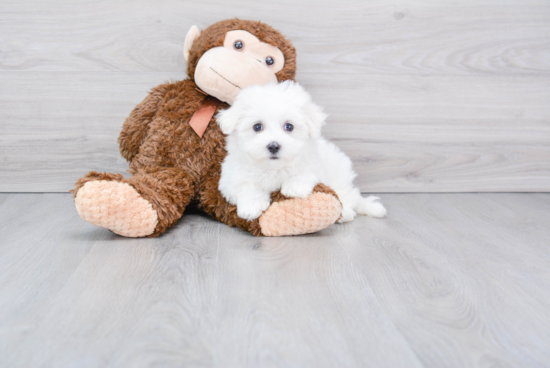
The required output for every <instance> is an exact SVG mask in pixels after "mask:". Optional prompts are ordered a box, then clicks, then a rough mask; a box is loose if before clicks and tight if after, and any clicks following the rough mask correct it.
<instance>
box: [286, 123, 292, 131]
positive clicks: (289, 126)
mask: <svg viewBox="0 0 550 368" xmlns="http://www.w3.org/2000/svg"><path fill="white" fill-rule="evenodd" d="M285 130H286V131H287V132H292V131H293V130H294V125H292V124H290V123H285Z"/></svg>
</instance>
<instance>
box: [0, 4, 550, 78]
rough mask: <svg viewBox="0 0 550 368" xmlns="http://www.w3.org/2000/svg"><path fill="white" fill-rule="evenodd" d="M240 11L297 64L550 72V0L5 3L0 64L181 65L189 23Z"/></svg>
mask: <svg viewBox="0 0 550 368" xmlns="http://www.w3.org/2000/svg"><path fill="white" fill-rule="evenodd" d="M288 9H292V11H291V12H289V11H288ZM305 15H307V16H305ZM232 17H240V18H242V19H253V20H262V21H264V22H266V23H268V24H271V25H273V26H274V27H276V28H277V29H280V30H281V31H282V32H283V33H285V34H286V35H287V36H288V37H289V38H290V39H291V40H293V42H294V43H295V45H296V47H297V50H298V55H299V57H298V70H299V71H313V72H316V73H319V74H327V73H334V72H339V71H341V70H342V69H344V70H346V71H348V72H353V73H360V74H369V73H375V74H379V73H390V74H393V75H395V74H460V75H471V74H491V75H495V74H521V75H525V74H526V75H538V74H548V73H550V63H549V60H550V52H549V49H550V44H549V42H548V38H549V36H550V22H548V20H549V19H550V5H549V4H548V2H546V1H536V0H535V1H520V0H515V1H507V2H506V3H502V1H498V0H491V1H483V2H479V1H468V2H465V1H462V2H460V3H459V4H458V3H456V2H455V1H452V0H447V1H438V2H437V3H434V2H426V1H421V0H408V1H402V2H400V3H399V4H395V3H393V2H389V1H380V0H379V1H368V2H365V1H360V0H353V1H338V2H323V3H322V4H320V3H319V2H318V1H314V0H307V1H300V2H296V1H292V0H285V1H278V2H272V1H260V2H258V1H243V0H239V1H235V2H232V3H231V5H226V4H225V3H223V2H198V3H197V2H193V1H176V0H169V1H163V2H162V3H158V2H155V1H139V2H137V1H135V0H121V1H117V2H116V4H115V3H109V2H97V1H89V0H86V1H82V0H81V1H72V2H71V3H70V4H65V3H62V2H57V1H53V0H48V1H36V0H35V1H25V2H21V1H17V0H11V1H3V2H2V4H0V70H4V71H11V70H42V71H113V70H115V71H117V70H118V71H143V72H149V71H159V72H181V71H182V70H185V61H184V60H183V55H182V45H183V40H184V38H185V34H186V32H187V30H188V29H189V28H190V27H191V25H193V24H198V25H199V26H200V27H201V28H205V27H207V26H209V25H210V24H212V23H214V22H217V21H219V20H221V19H226V18H232Z"/></svg>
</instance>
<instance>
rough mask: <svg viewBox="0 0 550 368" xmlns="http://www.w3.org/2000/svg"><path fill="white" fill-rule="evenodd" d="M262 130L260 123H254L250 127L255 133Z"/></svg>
mask: <svg viewBox="0 0 550 368" xmlns="http://www.w3.org/2000/svg"><path fill="white" fill-rule="evenodd" d="M263 128H264V126H263V125H262V123H256V124H254V126H253V127H252V129H254V131H255V132H260V131H261V130H262V129H263Z"/></svg>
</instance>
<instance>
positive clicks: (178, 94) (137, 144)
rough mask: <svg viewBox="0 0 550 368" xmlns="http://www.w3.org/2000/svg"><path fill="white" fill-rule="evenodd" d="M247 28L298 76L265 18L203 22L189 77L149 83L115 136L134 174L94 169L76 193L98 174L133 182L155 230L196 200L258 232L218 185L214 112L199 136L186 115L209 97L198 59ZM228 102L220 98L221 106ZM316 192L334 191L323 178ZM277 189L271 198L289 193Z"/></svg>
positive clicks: (291, 53)
mask: <svg viewBox="0 0 550 368" xmlns="http://www.w3.org/2000/svg"><path fill="white" fill-rule="evenodd" d="M237 29H241V30H245V31H248V32H250V33H252V34H253V35H255V36H256V37H258V38H259V39H260V40H262V41H264V42H267V43H270V44H272V45H274V46H276V47H278V48H279V49H280V50H281V51H282V52H283V54H284V56H285V66H284V68H283V69H282V70H281V71H280V72H278V73H277V78H278V80H279V81H283V80H288V79H294V76H295V73H296V51H295V49H294V47H293V46H292V44H291V43H290V42H289V41H288V40H287V39H286V38H284V37H283V36H282V35H281V34H280V33H279V32H278V31H276V30H274V29H273V28H272V27H270V26H269V25H267V24H263V23H260V22H252V21H244V20H239V19H231V20H225V21H221V22H218V23H216V24H214V25H212V26H210V27H208V28H207V29H205V30H204V31H203V32H202V33H201V34H200V36H199V37H198V38H197V39H196V40H195V42H194V43H193V46H192V48H191V50H190V55H189V62H188V67H187V75H188V76H189V78H188V79H185V80H183V81H179V82H175V83H166V84H162V85H160V86H157V87H155V88H153V89H152V90H151V92H150V93H149V95H148V96H147V97H146V98H145V100H143V101H142V102H141V103H140V104H139V105H138V106H136V107H135V108H134V110H133V111H132V112H131V114H130V116H129V117H128V119H127V120H126V121H125V123H124V126H123V128H122V132H121V133H120V137H119V139H118V142H119V144H120V152H121V154H122V156H123V157H124V158H126V160H128V161H129V162H130V169H129V172H130V174H132V176H131V177H130V178H127V179H125V178H124V177H123V176H122V175H120V174H107V173H103V174H102V173H97V172H93V171H92V172H90V173H88V174H87V175H86V176H84V177H83V178H81V179H80V180H79V181H78V182H77V183H76V188H75V189H74V190H73V191H72V192H73V193H74V196H75V197H76V195H77V193H78V191H79V189H80V188H82V186H84V184H86V183H87V182H89V181H94V180H106V181H118V182H123V183H128V184H129V185H130V186H132V187H133V188H134V189H135V190H136V191H137V192H138V193H139V194H140V195H141V196H142V197H143V198H144V199H145V200H147V201H149V202H150V203H151V204H152V206H153V208H154V209H155V210H156V211H157V214H158V224H157V226H156V228H155V231H154V233H153V234H151V235H149V236H151V237H156V236H158V235H160V234H162V233H163V232H164V231H165V230H166V229H167V228H169V227H171V226H173V225H174V224H175V223H176V222H177V221H178V220H179V218H180V217H181V216H182V215H183V211H184V210H185V208H186V207H187V206H188V205H190V204H194V205H196V206H198V208H199V209H201V210H203V211H205V212H207V213H208V214H210V215H211V216H213V217H214V218H215V219H217V220H219V221H221V222H223V223H225V224H227V225H230V226H238V227H240V228H241V229H244V230H246V231H249V232H250V233H252V234H254V235H256V236H259V235H261V228H260V225H259V223H258V221H257V220H256V221H246V220H243V219H241V218H239V217H238V216H237V211H236V207H235V206H233V205H231V204H229V203H228V202H227V201H226V200H225V199H224V198H223V196H222V195H221V193H220V192H219V190H218V181H219V178H220V172H221V162H222V161H223V159H224V157H225V155H226V151H225V148H224V145H225V136H224V134H223V133H222V132H221V130H220V128H219V127H218V124H217V123H216V120H215V118H214V117H213V118H212V119H211V121H210V123H209V125H208V127H207V129H206V131H205V133H204V136H203V137H202V138H200V137H199V136H198V135H197V134H196V133H195V132H194V131H193V129H192V128H191V127H190V126H189V120H190V119H191V116H192V115H193V113H194V112H195V111H196V110H197V108H198V107H199V105H200V103H201V101H202V100H203V99H204V98H205V96H204V94H203V93H201V92H200V91H199V90H198V87H197V85H196V84H195V83H194V81H193V76H194V72H195V67H196V65H197V62H198V60H199V59H200V57H201V56H202V54H204V53H205V52H206V51H207V50H209V49H211V48H213V47H216V46H222V45H223V41H224V37H225V34H226V33H227V32H228V31H231V30H237ZM228 107H229V105H227V104H226V103H222V104H220V105H219V107H218V109H226V108H228ZM315 191H317V192H323V193H329V194H332V195H334V196H336V195H335V193H334V192H333V191H332V190H331V189H330V188H328V187H326V186H324V185H319V186H318V187H316V189H315ZM285 199H286V198H284V196H282V195H281V194H280V193H275V194H274V195H273V200H274V201H282V200H285Z"/></svg>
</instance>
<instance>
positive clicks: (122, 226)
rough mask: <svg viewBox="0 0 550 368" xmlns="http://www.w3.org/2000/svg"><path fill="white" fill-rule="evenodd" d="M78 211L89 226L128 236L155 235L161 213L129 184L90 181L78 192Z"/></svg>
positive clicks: (76, 200) (76, 199)
mask: <svg viewBox="0 0 550 368" xmlns="http://www.w3.org/2000/svg"><path fill="white" fill-rule="evenodd" d="M75 205H76V210H77V212H78V214H79V215H80V217H82V219H84V220H85V221H88V222H89V223H91V224H93V225H96V226H100V227H103V228H105V229H109V230H111V231H112V232H114V233H115V234H118V235H122V236H127V237H133V238H137V237H142V236H147V235H151V234H152V233H153V232H154V231H155V228H156V226H157V223H158V216H157V211H155V210H154V209H153V206H152V205H151V203H149V202H148V201H146V200H145V199H143V198H142V197H141V196H140V195H139V194H138V192H137V191H136V190H135V189H134V188H133V187H132V186H130V185H129V184H128V183H121V182H118V181H107V180H94V181H89V182H87V183H86V184H84V186H82V187H81V188H80V189H78V192H77V193H76V197H75Z"/></svg>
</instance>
